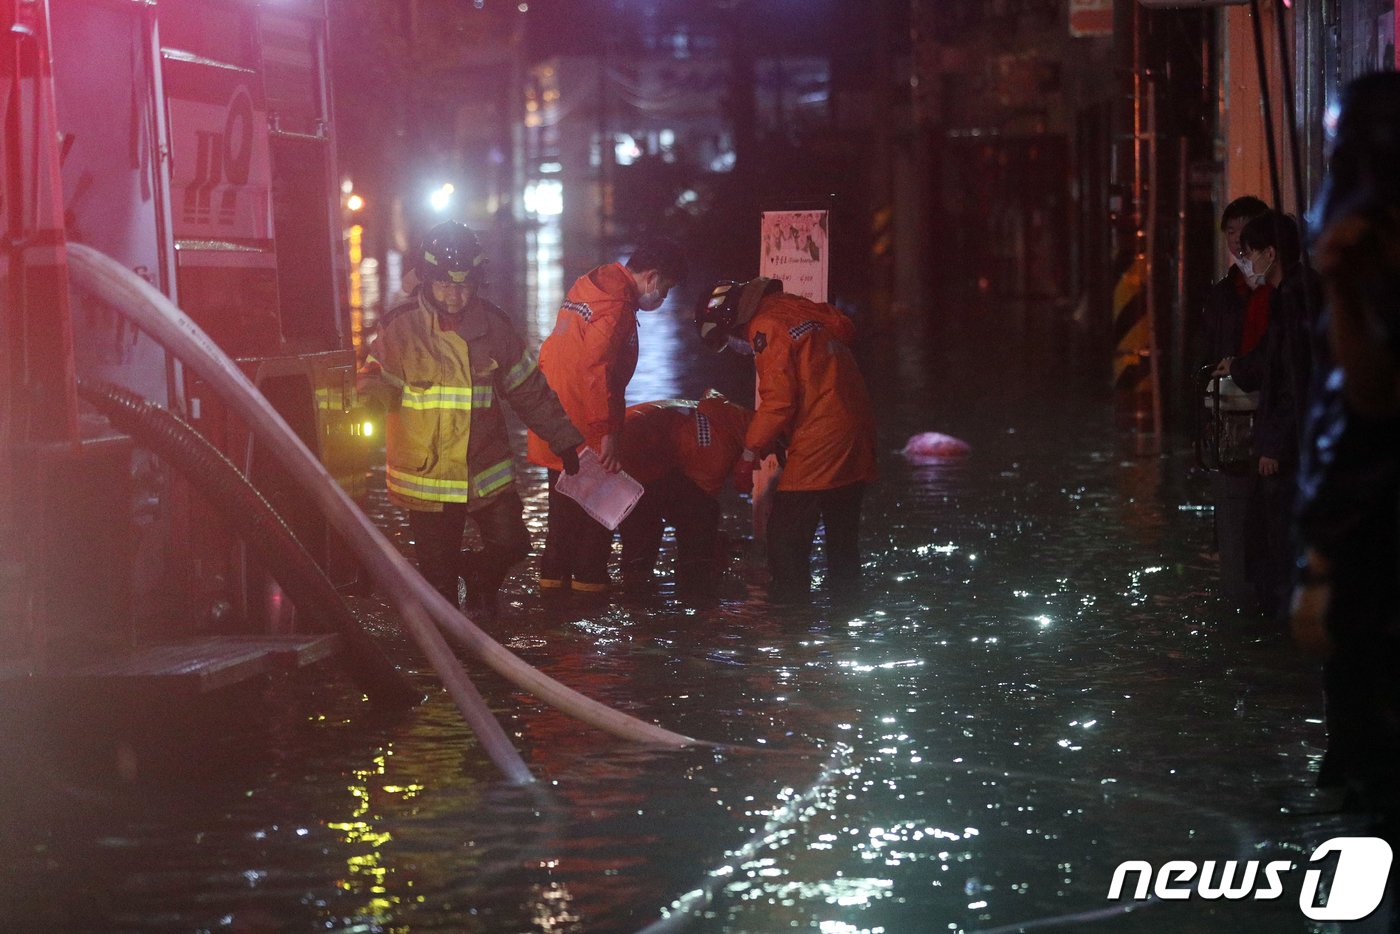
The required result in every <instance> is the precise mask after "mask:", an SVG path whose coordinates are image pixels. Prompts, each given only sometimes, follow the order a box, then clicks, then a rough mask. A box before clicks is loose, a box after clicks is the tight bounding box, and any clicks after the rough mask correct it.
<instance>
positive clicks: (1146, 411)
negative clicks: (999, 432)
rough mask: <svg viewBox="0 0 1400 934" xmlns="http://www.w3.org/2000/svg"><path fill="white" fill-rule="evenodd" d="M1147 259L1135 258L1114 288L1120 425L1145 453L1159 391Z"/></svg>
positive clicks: (1115, 376)
mask: <svg viewBox="0 0 1400 934" xmlns="http://www.w3.org/2000/svg"><path fill="white" fill-rule="evenodd" d="M1150 274H1151V270H1150V267H1149V265H1148V262H1147V257H1146V256H1144V255H1143V254H1138V255H1136V256H1134V257H1133V259H1132V261H1131V262H1130V263H1129V264H1128V267H1127V268H1126V269H1125V270H1124V271H1123V274H1122V275H1121V276H1120V277H1119V278H1118V284H1117V285H1116V286H1114V289H1113V337H1114V349H1113V389H1114V401H1115V403H1116V407H1117V411H1118V422H1119V424H1120V425H1122V426H1123V427H1125V428H1130V429H1132V431H1133V433H1134V435H1135V438H1134V441H1135V444H1136V446H1137V447H1138V448H1139V450H1140V451H1145V449H1146V446H1147V445H1148V444H1149V442H1150V443H1152V444H1155V443H1156V439H1157V437H1158V435H1157V419H1156V412H1157V406H1156V401H1157V400H1156V398H1155V396H1156V392H1157V385H1156V380H1155V378H1154V374H1153V363H1154V360H1153V351H1154V349H1155V345H1156V341H1155V340H1154V334H1153V330H1152V329H1153V321H1152V312H1151V309H1150V307H1149V304H1148V301H1147V292H1146V290H1147V289H1148V288H1149V276H1150Z"/></svg>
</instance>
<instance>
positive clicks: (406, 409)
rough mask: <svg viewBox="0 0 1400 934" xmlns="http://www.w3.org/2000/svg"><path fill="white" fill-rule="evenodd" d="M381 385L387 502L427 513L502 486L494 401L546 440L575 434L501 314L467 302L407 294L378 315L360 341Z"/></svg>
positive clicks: (508, 462) (508, 464) (504, 456)
mask: <svg viewBox="0 0 1400 934" xmlns="http://www.w3.org/2000/svg"><path fill="white" fill-rule="evenodd" d="M375 365H377V369H378V372H377V377H378V379H379V380H380V382H381V383H382V384H384V385H386V386H388V387H391V388H392V389H393V390H395V391H394V392H392V393H391V399H390V405H389V409H388V416H387V418H386V423H385V439H384V444H385V452H386V455H387V458H386V459H387V464H386V470H385V479H386V483H387V485H388V488H389V498H390V499H392V500H393V501H394V502H396V503H398V504H399V505H401V506H405V507H407V508H409V509H418V510H429V511H436V510H440V509H442V504H443V503H471V502H474V501H477V500H485V499H486V498H488V497H490V496H493V495H495V494H497V493H500V492H502V491H504V490H506V489H507V488H509V487H510V485H511V481H512V480H513V479H514V476H515V463H514V456H513V454H512V452H511V449H510V441H509V438H508V437H507V434H506V424H505V416H504V412H503V410H502V408H501V406H500V404H499V402H500V400H501V399H505V400H506V401H508V402H509V403H510V406H511V408H512V409H513V410H514V411H515V413H516V414H517V415H518V416H520V419H521V420H522V421H524V422H525V423H526V424H527V425H529V426H530V427H531V428H532V429H534V430H538V431H539V432H541V434H543V435H544V436H545V437H547V438H549V439H551V441H552V442H553V443H556V444H558V445H560V446H561V447H562V446H568V445H576V444H578V443H579V442H580V441H581V440H582V439H581V437H580V435H579V433H578V432H577V431H576V430H575V429H574V427H573V425H572V424H570V422H569V419H568V417H567V416H566V415H565V414H564V410H563V408H562V407H561V406H560V405H559V400H558V398H557V397H556V396H555V395H554V392H553V391H552V390H551V389H550V388H549V385H548V383H546V382H545V379H544V376H543V375H542V374H541V373H540V371H539V368H538V366H536V364H535V361H534V358H533V357H532V356H531V355H530V354H529V353H528V352H527V351H526V349H525V342H524V341H523V340H522V339H521V338H520V337H519V335H518V334H516V332H515V329H514V328H513V327H512V326H511V323H510V321H509V320H508V319H507V318H506V316H505V314H504V313H503V312H502V311H501V310H500V309H499V308H497V307H496V306H495V305H492V304H491V303H489V302H486V301H483V300H481V299H477V300H475V301H474V302H473V303H472V305H471V306H470V307H469V308H468V309H467V310H466V311H464V312H462V313H461V314H459V315H450V314H445V313H440V312H437V311H434V310H433V309H432V308H430V307H429V306H428V305H427V304H426V303H425V302H423V301H421V300H420V299H419V298H417V297H415V298H414V299H412V300H411V301H408V302H405V303H403V304H402V305H399V306H397V307H396V308H394V309H393V310H391V311H390V312H389V313H388V314H386V315H385V316H384V318H383V319H382V321H381V322H380V324H379V334H378V336H377V337H375V338H374V340H373V341H372V342H371V344H370V352H369V361H368V363H367V369H372V368H373V367H374V366H375Z"/></svg>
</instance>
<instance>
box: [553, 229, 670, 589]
mask: <svg viewBox="0 0 1400 934" xmlns="http://www.w3.org/2000/svg"><path fill="white" fill-rule="evenodd" d="M685 270H686V260H685V254H684V253H683V252H681V249H680V247H679V246H677V245H676V244H675V243H672V242H671V241H669V240H657V241H653V242H651V243H647V244H644V245H643V246H641V247H640V248H638V249H637V251H636V252H635V253H633V254H632V256H631V258H630V259H628V261H627V263H626V264H625V265H624V264H622V263H610V264H608V265H606V266H599V267H598V268H596V269H594V270H592V271H591V272H589V273H587V274H586V275H584V276H581V277H580V278H579V279H578V280H577V281H576V282H575V283H574V284H573V286H572V287H571V288H570V289H569V292H568V294H567V295H566V296H565V298H564V302H563V304H562V305H561V306H560V308H559V315H558V317H557V318H556V320H555V323H554V330H553V332H551V333H550V335H549V337H547V338H545V341H544V344H543V345H542V346H541V347H540V370H541V371H542V372H543V373H544V376H545V379H547V380H548V381H549V385H550V387H551V388H552V389H553V390H554V391H555V392H556V393H557V394H558V395H559V401H560V402H561V403H563V405H564V411H565V412H567V413H568V415H569V418H570V420H572V421H573V423H574V424H575V425H577V426H578V429H579V431H581V432H582V433H583V438H584V441H585V443H587V444H588V446H589V447H591V448H593V449H594V450H595V451H596V452H597V454H598V460H599V462H600V463H601V464H602V466H603V468H604V469H605V470H608V471H610V472H614V473H615V472H617V471H618V470H619V469H620V468H621V465H622V462H621V460H620V454H619V447H620V443H621V435H622V422H623V412H624V411H625V409H626V406H627V404H626V401H625V394H626V391H627V384H628V382H630V381H631V379H632V373H633V371H634V370H636V368H637V311H638V310H641V311H655V310H656V309H658V308H660V307H661V304H662V302H664V301H665V300H666V294H667V293H668V292H669V291H670V290H671V288H672V287H673V286H675V285H676V283H678V282H680V281H681V280H682V279H683V278H685ZM529 454H530V460H532V461H533V462H535V463H536V464H539V465H540V466H542V467H545V468H547V469H548V470H549V531H548V533H547V534H546V536H545V545H544V556H543V557H542V558H541V560H540V588H541V589H542V590H546V591H548V590H554V591H558V590H560V589H562V588H566V587H571V588H572V589H573V590H574V591H576V592H582V593H602V592H605V591H606V590H607V585H608V554H609V552H610V551H611V549H612V532H610V531H609V530H608V529H606V528H604V527H603V526H602V525H600V524H599V523H598V522H597V521H595V520H594V519H593V518H592V517H591V516H589V515H588V513H586V512H584V511H583V508H582V507H581V506H579V505H578V504H577V503H575V502H574V501H573V500H571V499H569V498H568V497H566V496H564V495H562V494H560V493H558V492H556V490H555V488H554V484H555V481H556V480H557V479H558V478H559V468H560V466H561V462H560V459H559V454H558V451H557V449H556V448H554V447H553V446H552V444H550V443H549V439H547V438H545V437H543V436H541V435H540V434H539V433H537V432H535V431H533V430H532V431H531V432H530V438H529Z"/></svg>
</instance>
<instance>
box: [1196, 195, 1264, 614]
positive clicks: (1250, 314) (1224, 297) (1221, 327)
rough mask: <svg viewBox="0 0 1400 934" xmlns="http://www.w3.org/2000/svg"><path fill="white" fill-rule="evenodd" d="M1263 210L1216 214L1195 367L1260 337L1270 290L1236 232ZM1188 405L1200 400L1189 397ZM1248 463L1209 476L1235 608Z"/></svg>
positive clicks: (1241, 580) (1247, 589)
mask: <svg viewBox="0 0 1400 934" xmlns="http://www.w3.org/2000/svg"><path fill="white" fill-rule="evenodd" d="M1268 210H1269V206H1268V205H1267V204H1265V203H1264V202H1263V201H1261V200H1259V199H1258V198H1256V197H1253V196H1252V195H1245V196H1244V197H1240V198H1236V199H1235V200H1233V201H1231V202H1230V203H1229V204H1227V205H1226V206H1225V210H1224V212H1223V213H1222V214H1221V216H1220V230H1221V232H1222V233H1224V234H1225V251H1226V255H1227V257H1228V258H1229V261H1230V268H1229V269H1228V270H1226V272H1225V275H1224V277H1222V278H1221V279H1220V281H1218V282H1216V283H1215V284H1214V285H1213V286H1211V289H1210V291H1209V292H1208V293H1207V294H1206V302H1205V307H1204V308H1203V309H1202V314H1201V327H1200V335H1201V336H1200V341H1201V344H1202V345H1203V347H1202V350H1201V352H1199V353H1198V354H1197V360H1198V361H1199V365H1201V366H1212V367H1213V366H1214V365H1215V364H1216V363H1217V362H1219V361H1220V360H1221V359H1223V358H1225V357H1236V356H1239V355H1240V354H1242V353H1247V352H1248V351H1250V350H1252V349H1253V348H1254V346H1255V345H1256V344H1258V343H1259V339H1260V338H1261V337H1263V336H1264V329H1265V327H1266V326H1267V324H1268V320H1269V293H1270V292H1272V291H1273V290H1272V288H1270V287H1269V286H1267V285H1264V284H1263V281H1262V278H1261V277H1256V274H1255V272H1254V270H1253V268H1252V267H1250V265H1249V260H1247V259H1245V258H1244V256H1242V255H1241V249H1240V233H1241V232H1242V231H1243V230H1244V226H1245V224H1246V223H1248V222H1249V221H1251V220H1253V219H1254V218H1256V217H1258V216H1259V215H1261V214H1264V213H1265V212H1267V211H1268ZM1191 403H1192V405H1194V406H1199V405H1200V404H1201V400H1200V399H1199V398H1193V399H1192V400H1191ZM1255 466H1256V465H1255V464H1254V463H1247V464H1235V463H1230V464H1219V465H1216V469H1214V470H1212V471H1211V474H1210V487H1211V494H1212V499H1213V500H1214V503H1215V543H1216V548H1217V549H1218V551H1219V555H1220V585H1221V586H1220V589H1221V595H1222V596H1223V597H1224V599H1225V601H1226V602H1227V603H1228V604H1229V605H1230V606H1231V607H1233V608H1234V609H1236V610H1246V609H1250V608H1252V607H1254V606H1255V604H1256V601H1255V596H1254V590H1253V585H1252V584H1251V583H1250V580H1251V577H1252V575H1251V573H1250V568H1249V563H1248V560H1247V557H1246V555H1247V554H1248V545H1247V542H1248V541H1249V540H1250V539H1251V538H1257V537H1258V536H1259V534H1260V533H1259V532H1258V530H1251V529H1250V527H1249V525H1248V522H1247V516H1248V515H1249V502H1250V498H1251V495H1252V493H1253V490H1254V486H1255V482H1256V477H1257V476H1258V473H1257V471H1256V470H1255V469H1254V467H1255Z"/></svg>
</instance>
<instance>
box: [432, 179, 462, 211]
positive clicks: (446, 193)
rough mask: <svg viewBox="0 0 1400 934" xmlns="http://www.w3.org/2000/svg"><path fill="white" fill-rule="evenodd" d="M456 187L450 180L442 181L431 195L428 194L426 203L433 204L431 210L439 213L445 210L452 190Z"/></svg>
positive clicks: (450, 198)
mask: <svg viewBox="0 0 1400 934" xmlns="http://www.w3.org/2000/svg"><path fill="white" fill-rule="evenodd" d="M455 190H456V189H455V188H453V187H452V183H451V182H443V183H442V185H441V186H439V187H438V188H437V189H436V190H434V191H433V193H432V194H431V195H429V196H428V203H429V204H431V205H432V206H433V210H434V211H437V212H438V213H439V214H441V213H442V212H443V211H446V210H447V205H448V204H450V203H451V201H452V192H454V191H455Z"/></svg>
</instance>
